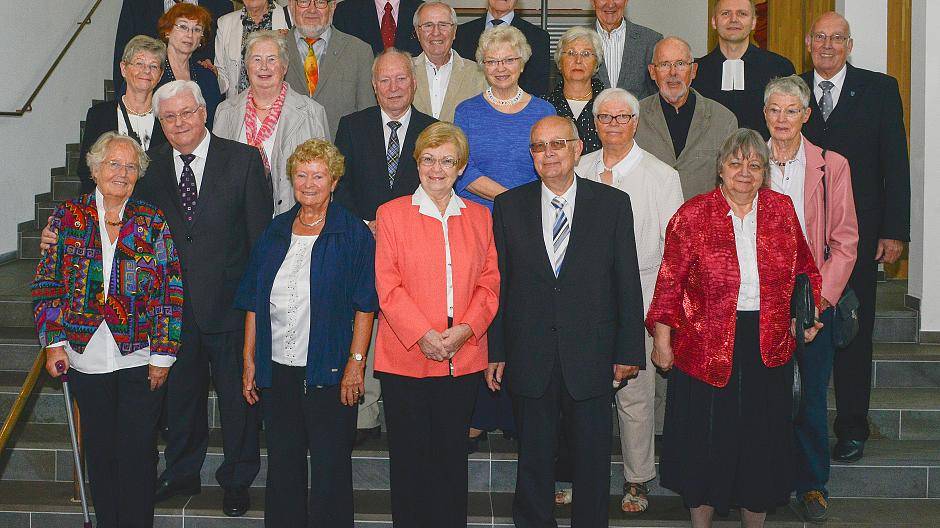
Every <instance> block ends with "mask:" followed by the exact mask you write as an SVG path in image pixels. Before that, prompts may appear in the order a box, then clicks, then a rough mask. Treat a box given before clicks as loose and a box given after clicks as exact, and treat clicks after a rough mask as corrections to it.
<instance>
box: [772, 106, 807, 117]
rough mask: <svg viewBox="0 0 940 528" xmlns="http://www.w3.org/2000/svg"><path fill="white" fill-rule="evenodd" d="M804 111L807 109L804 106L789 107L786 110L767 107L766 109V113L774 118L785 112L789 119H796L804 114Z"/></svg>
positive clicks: (784, 114)
mask: <svg viewBox="0 0 940 528" xmlns="http://www.w3.org/2000/svg"><path fill="white" fill-rule="evenodd" d="M804 111H805V109H803V108H787V109H785V110H784V109H783V108H776V107H767V108H765V109H764V114H765V115H766V116H767V117H771V118H774V119H776V118H778V117H780V114H783V116H784V117H786V118H787V119H796V118H797V117H799V116H801V115H803V112H804Z"/></svg>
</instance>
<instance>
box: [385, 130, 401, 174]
mask: <svg viewBox="0 0 940 528" xmlns="http://www.w3.org/2000/svg"><path fill="white" fill-rule="evenodd" d="M388 128H391V129H392V131H391V133H390V134H389V135H388V151H387V152H386V153H385V161H386V162H387V163H388V188H389V189H391V188H392V186H393V185H395V173H396V172H398V160H399V158H400V157H401V145H400V144H399V143H398V129H399V128H401V123H399V122H398V121H389V122H388Z"/></svg>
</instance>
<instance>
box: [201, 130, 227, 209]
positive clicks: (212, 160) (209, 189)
mask: <svg viewBox="0 0 940 528" xmlns="http://www.w3.org/2000/svg"><path fill="white" fill-rule="evenodd" d="M226 150H227V147H226V146H225V145H224V144H223V143H222V141H221V140H220V139H219V138H218V137H215V136H212V139H211V140H209V152H208V154H206V166H205V167H204V168H203V170H202V185H200V189H199V195H198V197H197V198H196V210H195V211H193V224H194V225H195V224H196V222H198V221H199V217H200V216H201V215H200V213H202V211H204V210H205V209H206V207H207V205H206V202H208V201H209V200H210V198H211V197H212V196H213V195H215V194H216V192H217V191H216V187H218V186H219V181H220V180H221V179H222V178H224V177H225V174H226V172H225V164H226V159H228V156H227V155H226V154H227V153H226Z"/></svg>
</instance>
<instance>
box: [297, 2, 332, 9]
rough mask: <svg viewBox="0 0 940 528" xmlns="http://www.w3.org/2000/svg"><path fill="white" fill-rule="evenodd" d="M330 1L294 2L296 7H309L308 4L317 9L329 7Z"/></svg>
mask: <svg viewBox="0 0 940 528" xmlns="http://www.w3.org/2000/svg"><path fill="white" fill-rule="evenodd" d="M332 1H333V0H294V2H295V3H296V4H297V6H298V7H310V4H313V6H314V7H316V8H318V9H323V8H325V7H326V6H328V5H330V2H332Z"/></svg>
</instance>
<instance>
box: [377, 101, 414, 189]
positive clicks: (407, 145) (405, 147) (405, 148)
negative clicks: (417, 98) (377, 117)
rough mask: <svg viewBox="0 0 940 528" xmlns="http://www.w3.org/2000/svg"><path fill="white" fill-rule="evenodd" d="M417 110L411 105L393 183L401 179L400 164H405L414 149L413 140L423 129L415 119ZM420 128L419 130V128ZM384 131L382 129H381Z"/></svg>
mask: <svg viewBox="0 0 940 528" xmlns="http://www.w3.org/2000/svg"><path fill="white" fill-rule="evenodd" d="M417 112H418V111H417V110H415V108H414V106H412V107H411V119H410V120H409V121H408V130H405V142H404V144H402V145H401V152H400V155H399V157H398V168H397V169H396V170H395V183H396V184H397V183H398V182H400V181H401V178H400V177H399V176H401V173H402V166H403V165H404V164H405V162H406V161H407V159H408V158H411V153H412V152H414V150H415V141H417V140H418V134H420V133H421V132H422V131H423V130H424V129H423V128H421V124H420V123H418V122H417V121H416V119H415V118H416V115H415V114H417ZM419 129H420V130H419ZM383 132H384V131H383Z"/></svg>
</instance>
